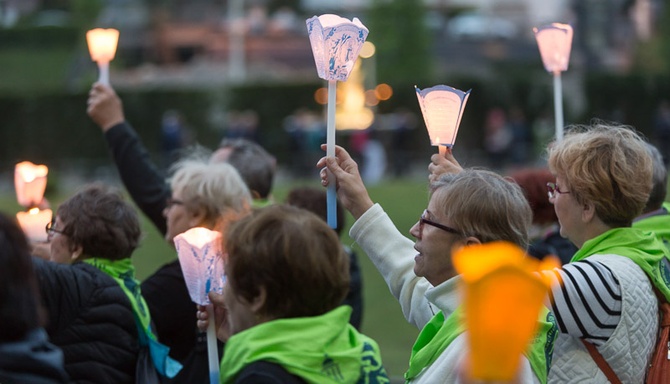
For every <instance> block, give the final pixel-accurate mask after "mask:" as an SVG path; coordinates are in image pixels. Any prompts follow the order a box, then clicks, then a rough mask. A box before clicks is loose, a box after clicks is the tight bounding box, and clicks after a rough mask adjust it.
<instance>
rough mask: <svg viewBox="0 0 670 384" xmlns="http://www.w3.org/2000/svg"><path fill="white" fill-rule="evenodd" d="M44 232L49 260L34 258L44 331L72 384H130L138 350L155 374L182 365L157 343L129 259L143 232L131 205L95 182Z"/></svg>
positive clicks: (171, 371)
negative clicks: (44, 316) (59, 351)
mask: <svg viewBox="0 0 670 384" xmlns="http://www.w3.org/2000/svg"><path fill="white" fill-rule="evenodd" d="M46 230H47V234H48V240H49V245H50V260H51V262H49V261H45V260H42V259H38V258H33V261H34V264H35V270H36V274H37V278H38V285H39V290H40V294H41V297H42V299H43V302H44V306H45V308H46V312H47V315H48V320H47V325H46V327H45V329H46V331H47V333H48V335H49V338H50V339H51V341H52V342H53V343H54V344H55V345H57V346H59V347H60V348H61V349H62V350H63V354H64V357H65V362H64V363H65V369H66V371H67V373H68V375H69V376H70V378H71V380H72V381H73V382H81V383H83V382H86V383H92V382H95V383H110V384H111V383H134V382H136V376H135V375H136V366H137V361H138V358H139V356H140V349H141V347H142V346H147V347H148V348H150V349H151V351H152V352H151V354H152V357H153V359H154V360H153V366H154V368H155V369H156V370H157V371H158V372H159V373H161V374H163V375H168V376H173V375H174V373H175V370H177V371H178V369H179V366H178V364H175V363H174V362H173V361H172V360H171V359H170V358H169V357H168V356H167V351H166V350H165V349H161V346H160V345H159V344H158V341H157V337H156V335H155V333H154V331H153V329H152V327H151V316H150V314H149V309H148V307H147V305H146V303H145V301H144V298H143V296H142V292H141V291H140V283H139V281H138V280H137V279H136V278H135V269H134V267H133V264H132V262H131V260H130V257H131V255H132V253H133V251H134V250H135V248H137V246H138V244H139V240H140V234H141V231H140V223H139V219H138V217H137V213H136V212H135V210H134V208H133V207H132V206H131V205H130V203H128V202H126V201H125V200H124V199H123V197H122V196H121V194H120V193H119V192H118V191H115V190H112V189H109V188H107V187H105V186H103V185H100V184H92V185H89V186H86V187H85V188H83V189H82V190H80V191H79V192H77V193H76V194H75V195H74V196H72V197H70V198H69V199H67V200H66V201H65V202H63V203H62V204H61V205H60V206H59V207H58V210H57V211H56V215H55V220H54V222H53V223H51V224H49V225H47V228H46ZM154 351H156V354H154V353H153V352H154Z"/></svg>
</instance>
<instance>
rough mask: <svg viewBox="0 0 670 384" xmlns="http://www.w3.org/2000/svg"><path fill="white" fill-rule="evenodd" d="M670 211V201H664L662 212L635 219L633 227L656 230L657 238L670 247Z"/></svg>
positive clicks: (642, 229)
mask: <svg viewBox="0 0 670 384" xmlns="http://www.w3.org/2000/svg"><path fill="white" fill-rule="evenodd" d="M668 212H670V203H664V204H663V208H662V211H661V212H659V213H658V214H655V215H653V216H648V217H643V218H641V219H639V220H636V221H634V222H633V228H635V229H639V230H641V231H650V232H654V234H655V235H656V238H658V239H659V240H660V241H662V242H663V245H665V247H666V248H668V249H670V213H668Z"/></svg>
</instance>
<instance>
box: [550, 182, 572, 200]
mask: <svg viewBox="0 0 670 384" xmlns="http://www.w3.org/2000/svg"><path fill="white" fill-rule="evenodd" d="M557 193H560V194H564V193H570V191H561V190H560V189H558V186H557V185H556V183H547V196H549V198H550V199H553V198H554V197H556V194H557Z"/></svg>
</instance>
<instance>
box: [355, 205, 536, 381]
mask: <svg viewBox="0 0 670 384" xmlns="http://www.w3.org/2000/svg"><path fill="white" fill-rule="evenodd" d="M349 235H350V236H351V238H352V239H354V240H355V241H356V242H357V243H358V244H359V245H360V246H361V248H362V249H363V251H365V253H366V254H367V255H368V257H369V258H370V260H371V261H372V262H373V263H374V265H375V267H377V270H379V272H380V273H381V274H382V276H383V277H384V280H385V281H386V284H387V285H388V287H389V289H390V290H391V293H392V294H393V296H395V298H396V299H398V302H399V303H400V307H401V308H402V312H403V314H404V315H405V318H406V319H407V321H408V322H410V323H411V324H413V325H415V326H416V327H417V328H419V329H421V328H423V327H424V326H425V325H426V323H428V321H430V319H431V318H432V317H433V316H434V315H435V314H436V313H437V312H438V311H440V310H441V311H442V312H443V313H444V317H445V319H446V318H447V317H449V315H451V314H452V313H453V311H454V310H455V309H456V308H457V307H458V306H459V305H460V297H459V294H458V291H457V285H458V281H459V280H460V277H458V276H456V277H454V278H451V279H449V280H447V281H445V282H443V283H442V284H440V285H438V286H436V287H433V286H432V285H431V284H430V283H429V282H428V281H427V280H426V279H424V278H421V277H417V276H416V275H415V274H414V256H415V255H416V250H414V242H413V241H411V240H409V239H408V238H406V237H405V236H403V235H402V234H401V233H400V232H399V231H398V229H397V228H396V227H395V225H394V224H393V222H392V221H391V219H390V218H389V217H388V215H387V214H386V213H385V212H384V210H383V209H382V207H381V206H380V205H379V204H375V205H374V206H373V207H372V208H370V209H369V210H368V211H367V212H365V213H364V214H363V215H362V216H361V217H360V218H359V219H358V220H357V221H356V222H355V223H354V225H353V226H352V227H351V230H350V231H349ZM467 348H468V347H467V332H465V333H463V334H461V335H459V336H458V337H457V338H456V339H455V340H454V341H453V342H452V343H451V344H450V345H449V347H447V349H446V350H445V351H444V352H442V354H441V355H440V357H439V358H438V359H437V360H435V361H434V362H433V364H431V365H430V366H428V367H427V368H425V369H424V370H423V371H422V372H421V373H420V374H419V375H418V376H417V377H416V378H415V379H414V380H413V381H412V383H416V384H422V383H426V384H435V383H458V382H459V370H460V367H461V361H462V359H463V357H465V356H467ZM519 382H520V383H539V382H540V381H539V380H538V379H537V377H536V376H535V374H534V373H533V371H532V369H531V366H530V362H529V361H528V359H526V357H525V356H524V357H522V361H521V369H520V372H519Z"/></svg>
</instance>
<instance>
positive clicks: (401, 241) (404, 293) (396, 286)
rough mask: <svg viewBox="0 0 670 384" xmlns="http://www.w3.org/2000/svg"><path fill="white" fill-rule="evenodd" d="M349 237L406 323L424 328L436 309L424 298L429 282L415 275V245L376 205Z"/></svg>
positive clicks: (360, 220)
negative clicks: (374, 269) (381, 278)
mask: <svg viewBox="0 0 670 384" xmlns="http://www.w3.org/2000/svg"><path fill="white" fill-rule="evenodd" d="M349 235H350V236H351V238H352V239H354V241H356V242H357V243H358V245H360V246H361V248H362V249H363V251H364V252H365V253H366V254H367V255H368V257H369V258H370V260H371V261H372V263H373V264H374V265H375V267H377V270H378V271H379V273H381V275H382V276H383V277H384V280H385V281H386V284H387V285H388V287H389V289H390V290H391V293H392V294H393V296H395V298H396V299H398V302H399V303H400V307H401V308H402V312H403V314H404V315H405V318H406V319H407V321H408V322H409V323H410V324H414V325H415V326H416V327H418V328H419V329H421V328H423V326H424V325H426V323H428V321H430V319H431V318H432V317H433V315H434V314H435V313H436V312H437V311H438V310H437V309H433V307H432V306H431V305H430V303H429V302H428V300H427V299H426V297H425V292H426V290H428V289H429V288H430V287H431V285H430V283H429V282H428V281H427V280H426V279H424V278H420V277H417V276H416V275H415V274H414V256H415V255H416V253H417V252H416V250H415V249H414V242H413V241H412V240H410V239H408V238H407V237H405V236H403V235H402V234H401V233H400V231H398V229H397V228H396V227H395V225H394V224H393V221H391V219H390V218H389V217H388V215H387V214H386V212H384V210H383V209H382V207H381V206H380V205H379V204H375V205H374V206H372V208H370V209H368V210H367V211H366V212H365V213H364V214H363V215H362V216H361V217H360V218H359V219H358V220H357V221H356V222H355V223H354V225H353V226H352V227H351V230H350V231H349Z"/></svg>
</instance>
